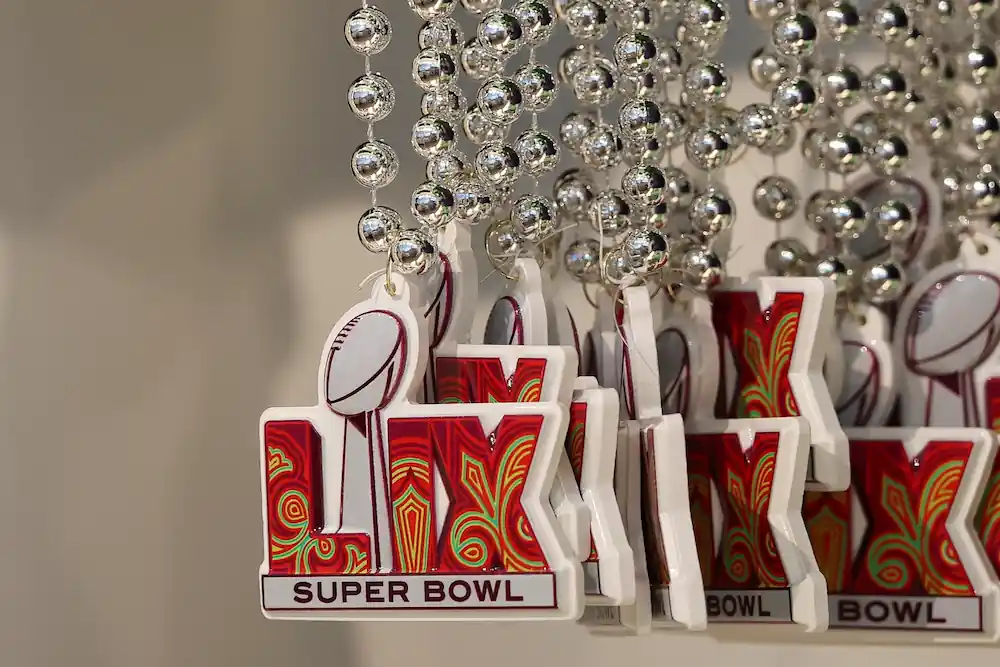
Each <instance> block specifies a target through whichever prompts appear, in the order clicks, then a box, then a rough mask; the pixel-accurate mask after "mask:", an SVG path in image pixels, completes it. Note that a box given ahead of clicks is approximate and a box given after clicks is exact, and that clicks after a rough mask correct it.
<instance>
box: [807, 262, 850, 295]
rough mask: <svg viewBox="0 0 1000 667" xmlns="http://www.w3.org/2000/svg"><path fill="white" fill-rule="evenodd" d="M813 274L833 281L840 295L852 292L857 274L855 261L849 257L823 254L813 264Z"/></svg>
mask: <svg viewBox="0 0 1000 667" xmlns="http://www.w3.org/2000/svg"><path fill="white" fill-rule="evenodd" d="M811 268H812V274H813V275H814V276H816V277H817V278H826V279H827V280H830V281H832V282H833V285H834V287H836V288H837V294H838V295H844V294H850V293H851V292H852V291H853V290H854V287H855V283H856V281H857V274H856V270H855V263H854V262H853V261H852V260H851V259H849V258H848V257H841V256H839V255H822V256H820V257H817V258H816V259H815V260H814V261H813V264H812V267H811Z"/></svg>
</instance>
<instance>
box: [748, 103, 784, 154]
mask: <svg viewBox="0 0 1000 667" xmlns="http://www.w3.org/2000/svg"><path fill="white" fill-rule="evenodd" d="M785 122H786V121H784V120H782V119H781V118H780V117H779V116H778V114H777V113H775V111H774V109H772V108H771V107H770V105H767V104H749V105H747V106H745V107H743V109H741V110H740V116H739V121H738V125H737V126H738V128H739V133H740V136H741V137H742V139H743V141H744V143H746V145H748V146H753V147H754V148H762V147H764V146H767V145H768V144H770V143H771V142H772V141H774V137H775V135H776V134H777V133H778V132H779V131H780V130H781V126H782V125H784V124H785Z"/></svg>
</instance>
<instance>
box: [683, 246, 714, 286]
mask: <svg viewBox="0 0 1000 667" xmlns="http://www.w3.org/2000/svg"><path fill="white" fill-rule="evenodd" d="M678 270H679V271H680V274H681V280H682V281H683V283H684V285H685V286H687V287H690V288H692V289H694V290H695V291H697V292H701V293H705V292H708V291H710V290H712V289H714V288H716V287H718V286H719V285H721V284H722V283H723V282H724V281H725V279H726V269H725V267H724V266H723V265H722V260H721V259H720V258H719V256H718V255H716V254H715V253H714V252H712V251H711V250H709V249H708V248H705V247H703V246H692V247H691V248H689V249H688V250H687V251H686V252H685V253H684V254H683V255H682V256H681V259H680V262H679V265H678Z"/></svg>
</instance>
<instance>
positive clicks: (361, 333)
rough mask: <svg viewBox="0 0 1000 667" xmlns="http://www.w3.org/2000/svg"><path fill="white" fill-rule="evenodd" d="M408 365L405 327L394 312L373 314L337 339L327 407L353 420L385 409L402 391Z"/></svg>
mask: <svg viewBox="0 0 1000 667" xmlns="http://www.w3.org/2000/svg"><path fill="white" fill-rule="evenodd" d="M405 362H406V337H405V334H404V330H403V324H402V322H400V321H399V319H398V318H397V317H396V316H395V315H393V314H392V313H390V312H387V311H384V310H370V311H368V312H365V313H361V314H360V315H358V316H357V317H355V318H353V319H352V320H350V321H349V322H348V323H347V324H345V325H344V327H343V328H342V329H341V330H340V332H339V333H338V334H337V336H336V338H334V341H333V345H332V346H331V348H330V356H329V358H328V359H327V363H326V403H327V405H328V406H329V407H330V409H331V410H333V411H334V412H336V413H337V414H339V415H342V416H345V417H351V416H354V415H359V414H363V413H365V412H372V411H374V410H379V409H382V408H384V407H385V406H386V405H388V404H389V402H390V401H391V400H392V398H393V397H394V396H395V394H396V392H397V390H398V389H399V383H400V380H401V379H402V373H403V369H404V366H405Z"/></svg>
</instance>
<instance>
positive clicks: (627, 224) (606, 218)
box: [588, 190, 632, 245]
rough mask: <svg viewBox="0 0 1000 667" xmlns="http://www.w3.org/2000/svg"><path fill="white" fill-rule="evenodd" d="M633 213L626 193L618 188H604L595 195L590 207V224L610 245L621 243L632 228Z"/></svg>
mask: <svg viewBox="0 0 1000 667" xmlns="http://www.w3.org/2000/svg"><path fill="white" fill-rule="evenodd" d="M631 214H632V209H631V208H630V207H629V204H628V201H626V200H625V195H624V194H623V193H622V192H620V191H618V190H604V191H603V192H601V193H599V194H598V195H597V196H596V197H594V199H593V200H592V201H591V202H590V206H589V208H588V218H589V220H590V226H591V227H593V229H594V231H595V232H597V233H598V234H599V235H600V237H601V239H602V240H603V241H604V243H605V244H608V245H618V244H619V243H621V241H622V239H623V238H624V237H625V233H626V232H627V231H628V230H629V229H630V228H631V220H630V216H631Z"/></svg>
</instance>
